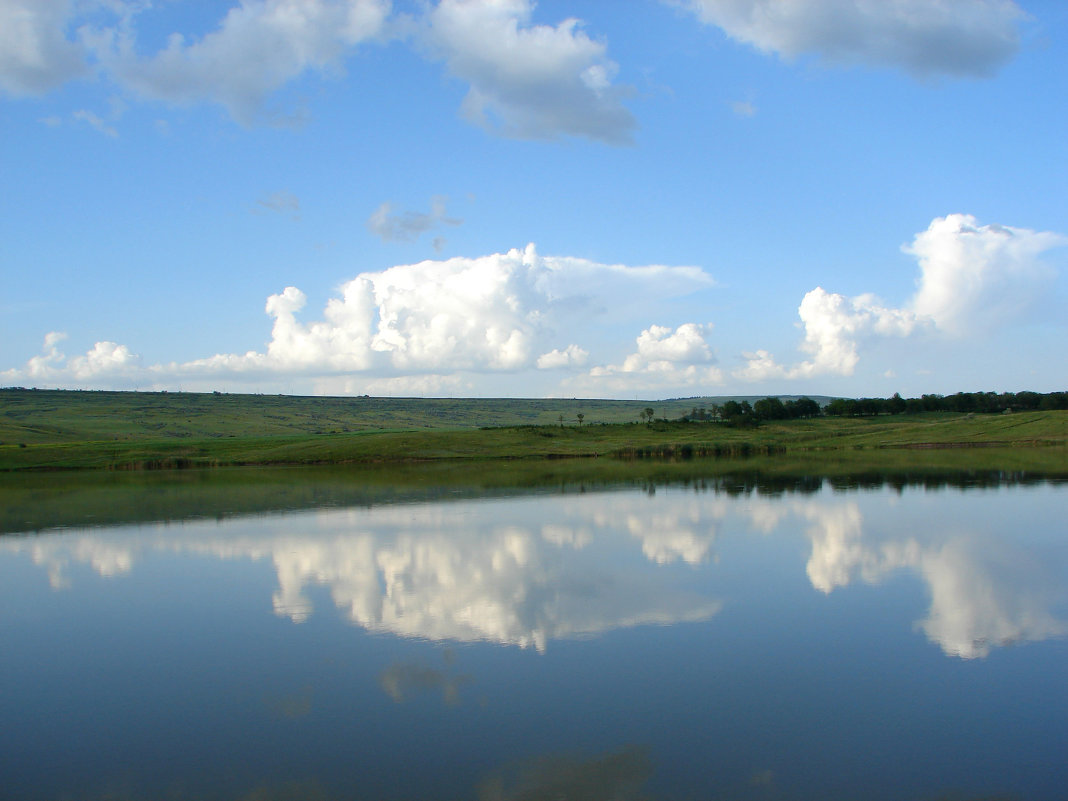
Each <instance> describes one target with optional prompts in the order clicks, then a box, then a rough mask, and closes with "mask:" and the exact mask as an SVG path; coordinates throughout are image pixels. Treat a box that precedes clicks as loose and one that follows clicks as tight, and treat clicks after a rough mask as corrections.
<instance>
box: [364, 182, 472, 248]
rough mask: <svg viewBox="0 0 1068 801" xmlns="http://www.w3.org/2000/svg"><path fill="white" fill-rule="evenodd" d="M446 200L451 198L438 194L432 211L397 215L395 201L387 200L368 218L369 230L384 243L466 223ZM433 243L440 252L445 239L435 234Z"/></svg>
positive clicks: (432, 200) (412, 240) (408, 240)
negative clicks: (452, 213) (451, 212)
mask: <svg viewBox="0 0 1068 801" xmlns="http://www.w3.org/2000/svg"><path fill="white" fill-rule="evenodd" d="M447 202H448V198H446V197H444V196H442V195H436V196H434V197H432V198H431V199H430V211H429V212H420V211H405V212H402V213H400V214H394V213H393V204H392V203H390V202H389V201H388V200H387V201H386V202H385V203H383V204H382V205H381V206H379V207H378V208H377V209H375V211H374V213H373V214H372V215H371V216H370V217H369V218H368V219H367V230H369V231H370V232H371V233H372V234H374V235H375V236H377V237H379V238H380V239H382V241H383V242H414V241H415V240H417V239H418V238H419V237H420V236H422V235H423V234H425V233H426V232H427V231H430V230H433V229H435V228H438V227H440V226H442V225H449V226H456V225H461V224H463V220H461V219H459V218H458V217H450V216H449V215H448V212H447V210H446V208H445V207H446V203H447ZM433 244H434V250H436V251H439V252H440V251H441V249H442V248H443V247H444V245H445V239H444V238H443V237H440V236H438V237H435V238H434V242H433Z"/></svg>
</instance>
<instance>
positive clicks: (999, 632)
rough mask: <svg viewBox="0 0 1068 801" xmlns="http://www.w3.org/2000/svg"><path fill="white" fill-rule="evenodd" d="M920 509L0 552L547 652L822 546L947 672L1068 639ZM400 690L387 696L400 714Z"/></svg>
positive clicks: (664, 503) (524, 504)
mask: <svg viewBox="0 0 1068 801" xmlns="http://www.w3.org/2000/svg"><path fill="white" fill-rule="evenodd" d="M977 497H979V496H977ZM908 501H909V497H908V496H905V497H903V498H902V497H899V496H897V495H892V494H888V493H884V494H878V493H875V494H862V495H847V496H841V495H836V494H832V493H829V492H825V493H823V494H820V495H815V496H806V497H804V498H799V497H797V496H793V497H791V496H786V497H781V496H766V495H760V494H759V493H754V494H750V495H746V496H743V497H739V498H731V497H727V496H725V495H722V494H717V493H707V492H706V493H689V492H660V493H658V494H656V495H647V494H644V493H636V492H635V493H624V492H615V493H606V494H588V495H584V496H542V497H537V498H520V499H512V500H507V501H502V500H493V501H459V502H451V503H423V504H397V505H383V506H377V507H372V508H351V509H345V510H340V511H339V510H324V511H319V512H316V513H313V514H299V515H284V516H272V517H265V518H250V519H245V520H241V521H229V522H227V523H224V524H221V525H216V524H209V523H192V524H186V525H182V526H177V527H171V526H167V527H164V526H159V527H152V528H142V529H140V530H138V532H137V534H136V535H134V534H132V533H131V531H130V530H129V529H102V530H98V531H87V532H71V533H62V534H48V535H39V536H34V537H24V538H18V539H5V540H3V541H0V552H2V551H4V550H6V551H15V552H24V553H27V554H29V555H30V557H31V558H32V559H33V561H34V562H35V563H36V564H38V565H41V566H42V567H44V568H45V569H46V570H47V571H48V575H49V580H50V582H51V585H52V586H53V587H54V588H57V589H59V588H63V587H66V586H68V585H69V579H68V578H67V570H68V568H69V566H70V565H72V564H85V565H89V566H91V567H92V568H93V569H94V570H95V571H96V572H97V573H99V574H100V575H102V576H117V575H120V574H122V573H126V572H129V571H130V570H131V569H132V568H133V565H134V564H135V562H136V561H137V560H138V559H139V558H143V557H144V556H145V555H147V554H148V553H149V552H174V553H192V554H203V555H211V556H214V557H218V558H221V559H251V560H270V561H271V562H272V563H273V566H274V569H275V572H276V575H277V581H278V584H277V589H276V591H275V592H274V594H273V598H272V603H273V608H274V611H275V613H276V614H278V615H280V616H284V617H287V618H289V619H291V620H292V621H294V622H295V623H300V622H302V621H304V620H306V619H307V618H308V617H309V616H310V615H311V614H312V613H313V603H312V601H311V599H310V598H309V596H308V594H307V591H308V589H309V588H310V587H314V586H322V587H326V588H327V589H328V590H329V593H330V596H331V599H332V600H333V603H334V604H335V605H336V607H337V608H338V609H339V610H341V611H342V612H343V613H344V614H345V615H346V616H347V617H348V618H349V619H350V620H351V621H352V622H353V623H356V624H358V625H360V626H362V627H364V628H365V629H368V630H370V631H375V632H387V633H393V634H397V635H401V636H405V637H417V638H423V639H429V640H440V641H457V642H474V641H490V642H496V643H501V644H510V645H518V646H520V647H533V648H535V649H537V650H539V651H543V650H545V649H546V647H547V646H548V643H549V641H550V640H555V639H561V638H569V637H578V636H592V635H597V634H601V633H604V632H607V631H610V630H612V629H618V628H624V627H630V626H637V625H643V624H672V623H679V622H684V621H700V620H706V619H708V618H710V617H712V616H713V615H715V614H716V613H717V612H718V611H719V610H720V608H721V606H722V602H721V600H719V598H718V597H714V596H713V595H711V594H710V593H709V590H708V587H709V586H710V584H713V582H711V581H709V580H707V578H708V577H709V576H711V577H712V578H714V577H715V576H714V573H713V572H712V571H714V570H716V569H718V568H715V567H711V566H708V563H717V564H718V561H719V557H718V555H717V553H716V548H715V546H716V544H717V541H718V540H719V539H721V538H724V537H728V538H729V537H733V536H735V535H737V534H738V533H742V532H744V533H746V534H751V533H752V532H759V533H761V534H763V535H765V536H771V535H773V534H783V535H785V536H792V535H793V532H794V531H795V530H803V531H804V534H805V536H807V538H808V540H809V541H810V543H811V552H810V555H809V557H808V561H807V564H806V565H805V571H806V573H807V576H808V580H809V581H810V583H811V585H812V586H813V587H814V588H815V589H816V590H819V591H820V592H823V593H831V592H832V591H834V590H836V589H839V588H844V587H846V586H848V585H850V584H852V583H854V582H856V581H858V580H859V581H863V582H866V583H868V584H877V583H879V582H881V581H883V580H884V579H885V578H886V577H888V576H889V575H891V574H892V573H894V572H895V571H910V572H911V573H912V574H914V575H916V576H918V577H920V578H921V579H922V580H923V582H924V583H925V584H926V586H927V589H928V593H929V596H930V599H931V604H930V608H929V610H928V613H927V615H926V617H925V618H923V619H922V620H920V621H918V622H917V623H916V626H917V628H918V629H919V630H921V631H923V632H924V634H926V636H927V638H928V639H929V640H931V642H933V643H936V644H937V645H939V646H940V647H941V648H942V650H943V651H944V652H945V653H946V654H947V655H951V656H957V657H961V658H965V659H971V658H977V657H985V656H987V655H988V654H989V653H990V652H991V649H992V648H994V647H997V646H1002V645H1005V644H1008V643H1013V642H1027V641H1039V640H1043V639H1047V638H1051V637H1058V636H1063V635H1064V634H1066V633H1068V625H1066V623H1065V621H1064V620H1062V619H1060V618H1059V617H1058V616H1057V615H1056V614H1055V612H1054V610H1055V609H1056V608H1057V604H1058V603H1060V602H1061V601H1062V600H1063V597H1064V593H1065V589H1064V587H1063V581H1062V579H1061V578H1060V577H1059V576H1058V573H1057V570H1056V569H1055V568H1054V567H1052V566H1051V565H1050V564H1049V563H1048V560H1044V559H1043V558H1042V557H1040V556H1038V555H1036V554H1034V553H1032V552H1031V551H1030V550H1028V548H1027V547H1026V545H1025V544H1024V543H1022V542H1021V541H1019V540H1018V539H1016V538H1011V537H1007V536H999V535H996V534H991V533H990V532H982V531H980V532H970V531H968V530H967V529H966V528H963V529H962V528H961V527H960V525H959V524H954V526H953V527H951V526H942V527H941V528H940V524H938V523H937V522H936V521H935V520H932V521H931V522H930V524H925V525H919V526H917V525H916V524H915V521H914V520H912V519H911V518H910V517H909V515H910V514H912V515H915V514H916V512H915V511H910V509H911V508H912V507H910V506H909V503H908ZM899 505H900V508H898V507H899ZM978 515H979V516H980V518H981V516H982V511H981V510H980V511H979V512H978ZM635 545H637V547H635ZM1062 550H1063V548H1062ZM639 552H640V554H639ZM1058 559H1059V560H1060V561H1061V562H1064V561H1065V559H1066V556H1065V555H1063V554H1061V553H1060V552H1058ZM722 567H724V568H725V569H729V568H730V565H729V564H728V565H723V566H722ZM701 571H707V572H701ZM695 576H699V577H700V578H701V581H700V582H697V581H695V580H693V579H694V577H695ZM680 579H683V580H680ZM698 586H699V587H700V588H699V589H693V587H698ZM713 586H714V585H713ZM404 678H405V677H404V676H400V675H398V676H397V677H393V679H395V681H394V680H393V679H391V680H390V681H391V682H392V683H390V684H389V686H391V687H394V689H395V691H396V693H397V694H398V695H399V696H403V689H402V686H403V685H404V681H402V679H404ZM408 678H411V677H410V676H409V677H408ZM384 686H385V685H384ZM387 691H388V690H387Z"/></svg>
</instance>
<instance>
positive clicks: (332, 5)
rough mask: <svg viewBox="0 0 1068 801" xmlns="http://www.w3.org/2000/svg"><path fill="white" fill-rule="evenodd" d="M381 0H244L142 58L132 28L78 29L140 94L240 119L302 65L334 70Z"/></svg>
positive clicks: (383, 10)
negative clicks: (207, 27)
mask: <svg viewBox="0 0 1068 801" xmlns="http://www.w3.org/2000/svg"><path fill="white" fill-rule="evenodd" d="M389 9H390V4H389V2H388V0H244V2H242V3H241V5H240V6H236V7H234V8H231V9H230V11H229V12H228V13H227V14H226V17H225V18H223V20H222V22H221V23H220V24H219V27H218V29H217V30H215V31H213V32H211V33H208V34H207V35H205V36H204V37H202V38H201V39H199V40H195V41H188V40H187V39H186V38H185V37H184V36H182V34H180V33H174V34H172V35H171V37H170V39H169V40H168V43H167V46H166V47H165V48H164V49H162V50H160V51H159V52H157V53H155V54H154V55H152V56H150V57H148V58H142V57H140V56H138V54H137V47H136V43H135V41H134V38H133V33H132V28H127V27H126V26H123V27H122V28H105V29H97V30H96V31H94V32H93V33H92V34H87V35H86V41H87V42H89V44H90V45H91V47H92V49H93V50H94V52H95V53H96V55H97V58H98V59H99V60H100V62H101V64H103V65H104V66H105V68H106V69H107V71H108V72H109V73H110V74H111V76H112V77H113V78H114V79H115V80H117V81H118V82H119V83H120V84H121V85H123V86H125V87H126V88H128V89H130V90H132V91H134V92H136V93H138V94H140V95H142V96H143V97H146V98H150V99H154V100H162V101H164V102H168V103H177V104H190V103H199V102H204V101H208V102H215V103H220V104H222V105H223V106H225V107H226V108H227V110H228V111H229V112H230V114H231V115H232V116H233V117H234V119H236V120H238V121H239V122H241V123H244V124H250V123H252V122H254V121H256V120H257V119H258V118H260V117H261V115H262V110H263V104H264V102H265V100H266V99H267V97H268V96H269V95H270V94H271V93H273V92H275V91H276V90H277V89H279V88H281V87H282V86H284V85H285V84H286V83H288V82H289V81H291V80H293V79H295V78H297V77H298V76H300V75H301V74H303V73H304V72H306V71H307V70H317V71H319V72H324V73H329V72H337V71H339V70H340V69H341V66H342V62H343V60H344V57H345V56H346V54H347V53H348V51H349V50H350V49H351V48H352V47H354V46H355V45H358V44H359V43H361V42H365V41H367V40H369V39H372V38H374V37H376V36H377V35H378V34H379V33H380V32H381V30H382V27H383V24H384V23H385V20H386V17H387V15H388V13H389Z"/></svg>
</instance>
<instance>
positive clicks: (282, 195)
mask: <svg viewBox="0 0 1068 801" xmlns="http://www.w3.org/2000/svg"><path fill="white" fill-rule="evenodd" d="M265 211H267V212H278V213H279V214H286V213H291V214H292V218H293V219H294V220H299V219H300V198H298V197H297V196H296V195H294V194H293V193H292V192H287V191H285V190H280V191H277V192H268V193H267V194H264V195H261V196H260V198H259V200H257V201H256V207H255V208H254V209H253V212H254V213H261V214H262V213H264V212H265Z"/></svg>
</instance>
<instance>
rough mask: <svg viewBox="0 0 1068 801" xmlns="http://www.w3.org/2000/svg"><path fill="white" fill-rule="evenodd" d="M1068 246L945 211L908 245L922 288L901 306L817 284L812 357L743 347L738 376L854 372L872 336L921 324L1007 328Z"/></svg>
mask: <svg viewBox="0 0 1068 801" xmlns="http://www.w3.org/2000/svg"><path fill="white" fill-rule="evenodd" d="M1064 244H1068V238H1066V237H1064V236H1061V235H1060V234H1055V233H1050V232H1036V231H1032V230H1029V229H1026V228H1010V227H1007V226H1002V225H979V223H978V222H977V221H976V219H975V218H974V217H972V216H971V215H967V214H950V215H947V216H946V217H938V218H936V219H935V220H933V221H932V222H931V224H930V226H929V227H928V228H927V230H926V231H923V232H921V233H919V234H917V235H916V237H915V239H914V240H913V242H912V244H911V245H906V246H904V247H903V248H902V249H903V250H904V251H905V252H906V253H908V254H910V255H913V256H915V257H916V259H917V260H918V262H919V266H920V278H919V280H918V288H917V291H916V293H915V294H914V295H913V297H912V298H911V299H910V300H909V301H908V302H907V303H906V304H905V305H904V306H903V307H902V308H893V307H889V306H885V305H883V303H882V302H881V301H880V300H879V299H878V298H876V297H875V296H874V295H871V294H864V295H858V296H856V297H852V298H849V297H846V296H844V295H839V294H837V293H833V292H828V291H826V290H825V289H823V288H822V287H816V288H815V289H813V290H812V291H810V292H808V293H806V295H805V296H804V298H803V299H802V301H801V305H800V307H799V308H798V316H799V317H800V318H801V323H802V325H803V326H804V330H805V337H804V341H803V342H802V344H801V350H802V351H804V352H805V353H808V354H810V356H811V358H809V359H806V360H804V361H801V362H799V363H797V364H795V365H792V366H789V367H787V366H784V365H781V364H779V363H778V362H776V361H775V359H774V357H773V356H772V355H771V354H770V353H769V352H768V351H766V350H757V351H755V352H752V353H744V354H743V355H744V357H745V358H746V364H745V366H744V367H742V368H740V369H738V370H736V371H735V372H734V376H735V377H736V378H739V379H742V380H747V381H762V380H767V379H771V378H809V377H813V376H818V375H852V374H853V372H854V370H855V368H856V366H857V364H858V362H859V361H860V353H859V346H860V344H861V342H863V341H864V340H865V339H870V338H872V337H907V336H909V335H910V334H913V333H914V332H917V331H921V330H933V331H936V332H939V333H941V334H943V335H947V336H950V337H959V336H963V335H967V334H974V333H979V332H984V331H990V330H993V329H996V328H998V327H1001V326H1005V325H1007V324H1009V323H1011V322H1013V321H1014V320H1016V319H1019V318H1020V317H1021V316H1023V314H1024V312H1025V311H1026V310H1027V309H1028V307H1029V306H1030V305H1031V304H1032V303H1033V302H1034V301H1035V300H1037V299H1038V298H1039V297H1040V296H1041V294H1042V291H1043V289H1044V288H1046V287H1047V286H1048V285H1049V283H1050V282H1051V281H1052V280H1053V278H1054V277H1055V275H1056V273H1055V271H1054V270H1053V269H1052V268H1050V267H1048V266H1047V265H1045V264H1043V263H1042V262H1041V261H1039V259H1038V257H1039V256H1040V255H1041V254H1042V253H1043V252H1045V251H1046V250H1049V249H1050V248H1053V247H1057V246H1060V245H1064Z"/></svg>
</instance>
